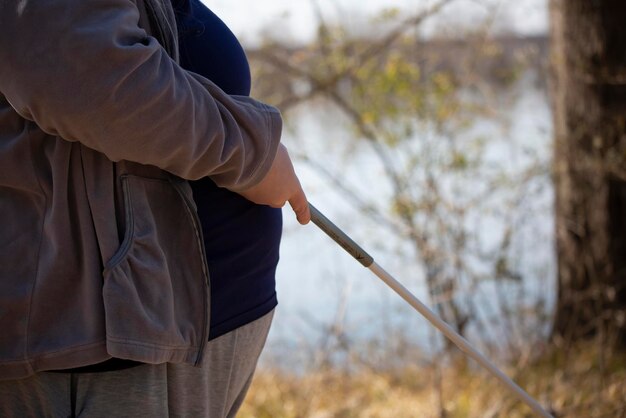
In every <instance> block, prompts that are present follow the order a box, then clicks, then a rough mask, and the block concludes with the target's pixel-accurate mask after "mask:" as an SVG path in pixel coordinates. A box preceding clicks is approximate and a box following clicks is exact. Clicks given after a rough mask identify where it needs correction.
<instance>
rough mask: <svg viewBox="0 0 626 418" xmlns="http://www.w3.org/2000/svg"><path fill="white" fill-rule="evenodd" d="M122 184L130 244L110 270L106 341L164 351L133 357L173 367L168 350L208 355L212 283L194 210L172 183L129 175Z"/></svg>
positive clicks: (112, 261) (105, 290) (113, 259)
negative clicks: (209, 299)
mask: <svg viewBox="0 0 626 418" xmlns="http://www.w3.org/2000/svg"><path fill="white" fill-rule="evenodd" d="M121 184H122V190H123V196H124V208H125V233H124V239H123V241H122V243H121V245H120V247H119V249H118V250H117V251H116V253H115V254H114V255H113V257H111V259H110V260H109V261H108V263H107V264H106V266H105V269H104V285H103V298H104V306H105V315H106V316H105V318H106V331H107V339H108V340H109V341H115V342H116V343H124V344H127V345H129V346H132V345H135V346H137V347H145V348H151V349H153V350H157V351H158V350H161V351H162V353H161V354H150V355H148V356H153V357H150V358H141V357H142V355H141V354H137V355H132V354H130V355H128V354H127V355H126V357H129V358H133V359H135V360H139V361H148V362H156V361H161V360H165V361H168V360H170V359H168V358H164V356H165V357H167V354H163V353H166V352H167V351H168V350H169V351H170V352H172V353H173V352H175V351H176V350H193V349H199V350H200V353H201V348H202V347H203V346H204V343H205V341H206V339H207V328H208V313H209V308H208V275H207V272H206V264H205V261H204V257H205V256H204V253H203V251H204V250H203V244H202V237H201V233H200V229H199V223H198V219H197V215H196V214H195V210H194V208H193V207H192V206H191V205H192V203H191V202H189V201H187V199H186V197H185V196H184V193H183V192H182V189H181V188H180V187H179V185H176V184H174V183H173V182H172V181H169V180H167V179H152V178H145V177H139V176H134V175H124V176H123V177H122V179H121ZM141 352H142V351H141V350H139V349H138V350H137V353H141ZM145 352H149V350H147V351H145ZM153 353H154V352H153ZM172 358H176V355H173V357H172Z"/></svg>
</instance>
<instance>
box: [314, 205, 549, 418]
mask: <svg viewBox="0 0 626 418" xmlns="http://www.w3.org/2000/svg"><path fill="white" fill-rule="evenodd" d="M309 208H310V210H311V221H313V223H314V224H315V225H317V226H318V227H319V228H320V229H321V230H322V231H324V232H325V233H326V235H328V236H329V237H331V238H332V239H333V240H334V241H335V242H336V243H337V244H339V245H340V246H341V247H342V248H343V249H344V250H346V251H347V252H348V253H349V254H350V255H352V257H354V258H355V259H356V260H357V261H358V262H359V263H361V264H362V265H363V266H364V267H367V268H369V269H370V270H371V271H372V272H373V273H374V274H375V275H377V276H378V277H379V278H380V279H381V280H382V281H383V282H385V283H386V284H387V286H389V287H390V288H392V289H393V291H394V292H396V293H397V294H398V295H400V296H401V297H402V299H404V300H405V301H407V302H408V303H409V305H411V306H412V307H413V308H415V309H416V310H417V311H418V312H419V313H420V314H422V315H423V316H424V317H425V318H426V319H427V320H428V321H429V322H430V323H431V324H433V325H434V326H435V327H437V329H438V330H439V331H441V332H443V334H444V335H445V336H446V337H448V338H449V339H450V340H451V341H452V342H453V343H454V344H455V345H456V346H457V347H459V348H460V349H461V351H463V352H464V353H465V354H467V355H468V356H470V357H471V358H473V359H474V360H476V361H477V362H478V363H479V364H480V365H481V366H483V367H484V368H485V369H487V371H489V373H491V374H492V375H493V376H495V377H496V378H497V379H498V380H500V382H502V383H504V385H505V386H506V387H507V388H509V389H510V390H511V391H512V392H513V393H514V394H515V396H517V397H518V398H519V399H520V400H521V401H522V402H524V403H525V404H526V405H528V406H529V407H530V408H531V409H532V410H533V411H534V412H535V413H536V414H537V415H539V416H541V417H545V418H553V417H552V415H550V414H549V413H548V412H546V411H545V409H543V408H542V407H541V405H539V403H538V402H537V401H536V400H535V399H533V398H532V397H531V396H530V395H529V394H528V393H526V392H525V391H524V389H522V388H521V387H519V386H518V385H517V384H516V383H515V382H514V381H513V380H511V379H510V378H509V377H508V376H507V375H506V374H504V373H503V372H502V371H501V370H500V369H498V368H497V367H496V366H495V365H494V364H493V363H492V362H490V361H489V360H488V359H487V358H486V357H485V356H483V355H482V354H481V353H480V352H478V350H476V349H475V348H474V347H473V346H472V345H471V344H470V343H469V342H468V341H467V340H466V339H465V338H463V337H462V336H460V335H459V334H458V333H457V332H456V331H454V329H452V327H450V325H448V324H447V323H446V322H444V321H443V320H442V319H441V318H439V316H437V314H435V313H434V312H433V311H432V310H430V309H429V308H428V307H427V306H426V305H424V304H423V303H422V302H421V301H420V300H419V299H418V298H416V297H415V296H414V295H413V294H412V293H411V292H409V291H408V290H407V288H406V287H404V286H403V285H402V284H401V283H400V282H398V281H397V280H396V279H395V278H393V276H391V274H389V273H387V272H386V271H385V270H384V269H383V268H382V267H380V266H379V265H378V264H376V263H375V262H374V259H373V258H372V256H370V255H369V254H368V253H367V252H365V251H364V250H363V248H361V247H360V246H359V245H358V244H357V243H356V242H354V241H353V240H352V239H351V238H350V237H349V236H348V235H347V234H346V233H344V232H343V231H342V230H341V229H339V228H338V227H337V226H336V225H335V224H333V223H332V222H331V221H330V220H328V218H326V217H325V216H324V215H322V213H321V212H320V211H318V210H317V209H316V208H315V207H314V206H313V205H311V204H310V203H309Z"/></svg>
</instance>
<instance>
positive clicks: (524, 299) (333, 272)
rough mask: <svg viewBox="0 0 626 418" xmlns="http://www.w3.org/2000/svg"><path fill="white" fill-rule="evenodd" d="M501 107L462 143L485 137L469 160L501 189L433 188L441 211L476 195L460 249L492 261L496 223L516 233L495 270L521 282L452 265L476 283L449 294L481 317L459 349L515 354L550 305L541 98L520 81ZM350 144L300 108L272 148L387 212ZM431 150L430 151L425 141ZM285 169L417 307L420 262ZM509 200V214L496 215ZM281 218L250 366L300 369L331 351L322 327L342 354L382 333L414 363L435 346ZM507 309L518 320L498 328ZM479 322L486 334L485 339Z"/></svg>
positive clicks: (546, 141) (465, 182)
mask: <svg viewBox="0 0 626 418" xmlns="http://www.w3.org/2000/svg"><path fill="white" fill-rule="evenodd" d="M510 97H512V98H513V99H512V101H511V105H510V106H507V107H506V108H505V109H503V110H502V113H501V115H500V116H501V117H502V118H503V119H504V123H503V122H502V120H499V121H498V122H495V121H493V120H487V119H484V120H479V121H478V122H477V123H476V124H475V125H474V126H473V127H472V128H471V129H470V130H469V131H467V132H464V133H463V137H464V139H465V140H466V142H469V140H470V139H471V138H477V137H482V138H487V139H486V142H487V144H486V145H485V148H484V149H483V150H482V151H481V157H482V166H481V169H480V170H481V171H480V172H481V173H482V174H481V176H483V175H484V176H485V177H489V176H490V175H491V174H490V170H491V171H492V172H493V173H500V172H502V171H504V172H506V173H507V176H508V177H509V181H512V182H511V187H500V188H497V189H495V190H497V192H494V193H491V194H490V193H489V189H488V187H487V186H486V184H487V183H486V182H485V181H479V180H477V179H476V178H467V176H466V175H464V174H463V173H461V175H456V174H449V173H444V172H442V173H440V178H439V184H440V185H441V186H442V190H443V193H444V194H446V195H447V196H446V198H447V199H451V201H454V200H455V199H456V200H462V199H468V198H469V197H471V196H473V195H474V194H479V193H484V192H485V189H487V190H486V191H487V193H486V194H485V196H486V197H485V198H484V199H483V200H482V201H481V202H480V203H479V204H478V205H477V206H476V207H475V208H473V209H471V210H469V211H468V214H467V215H466V217H465V219H464V221H463V222H462V226H463V228H465V230H467V231H468V237H470V238H471V242H470V243H469V244H468V245H471V246H473V247H476V248H480V249H481V251H484V252H486V253H487V254H489V253H491V254H493V253H494V252H497V251H499V245H500V244H501V241H502V236H503V233H504V231H505V230H506V227H507V225H508V224H510V223H512V224H514V225H515V226H516V227H515V233H514V234H513V235H512V237H511V240H510V245H509V246H508V247H507V250H506V251H507V254H509V255H511V254H512V255H513V256H511V257H510V263H509V265H507V268H508V269H509V270H511V271H512V272H514V273H515V274H518V275H519V276H520V277H523V280H522V281H520V282H517V281H514V280H508V281H494V280H490V279H489V278H490V276H492V275H493V265H492V264H489V263H485V262H484V261H482V260H480V259H478V258H477V257H471V256H469V255H468V256H467V257H465V256H464V255H463V257H465V258H466V262H467V263H468V265H469V266H470V268H471V269H473V270H475V271H477V272H479V273H481V274H484V276H485V277H486V279H485V280H484V281H478V282H476V281H474V280H473V281H469V280H460V281H459V284H458V286H459V287H458V289H457V291H458V292H459V295H460V298H459V303H460V304H461V305H462V306H464V307H467V306H472V305H473V306H477V307H478V309H477V311H476V312H475V315H477V316H479V317H480V318H482V319H483V322H482V324H481V325H480V326H479V324H478V323H477V322H473V324H474V325H470V326H469V329H468V335H469V336H470V339H472V340H473V341H474V342H477V343H479V345H480V343H481V341H482V342H483V343H484V342H485V340H486V341H487V342H490V343H492V344H496V345H497V341H500V340H502V337H503V336H505V337H506V339H508V340H511V341H513V342H516V343H519V344H524V338H528V335H527V334H528V333H531V334H532V337H533V338H540V337H541V336H542V335H543V334H545V332H546V331H547V329H546V326H547V324H546V321H545V319H544V318H542V314H545V313H548V312H549V311H550V309H551V308H552V307H553V305H554V298H555V254H554V249H553V248H554V245H553V241H554V236H553V235H554V232H553V229H554V227H553V220H552V216H553V213H552V212H553V202H552V185H551V183H550V178H549V173H548V172H542V171H541V170H544V171H545V170H547V169H548V168H549V165H550V161H551V136H552V127H551V116H550V111H549V105H548V102H547V98H546V95H545V92H543V91H541V90H538V89H535V88H534V87H533V83H532V80H531V77H527V78H526V79H524V80H522V81H521V82H520V84H519V85H518V86H517V88H516V90H515V91H514V92H513V93H510ZM502 118H501V119H502ZM352 135H353V134H352V131H351V130H350V129H348V128H347V124H346V121H345V120H343V119H342V118H341V117H340V116H338V115H337V113H336V112H332V111H330V112H329V111H328V110H324V109H323V108H313V107H311V108H307V109H305V111H301V112H299V114H297V115H296V117H295V118H292V119H291V120H290V125H289V127H288V129H287V132H286V133H285V135H284V142H285V143H286V144H287V146H288V147H289V149H290V152H291V153H292V155H308V156H311V158H314V159H315V160H316V161H317V164H318V165H319V166H322V167H323V168H324V170H327V171H328V172H330V173H333V176H335V177H336V178H338V179H339V180H340V181H341V183H342V184H345V185H347V189H348V190H349V191H350V192H351V193H354V194H355V195H357V196H359V197H360V198H361V199H363V200H364V201H367V202H369V203H370V204H372V205H374V206H377V207H380V208H381V210H382V212H383V213H388V212H386V211H387V210H388V209H387V208H386V202H387V201H388V198H389V196H390V195H391V192H392V190H391V186H390V183H389V182H388V181H387V180H386V177H385V175H384V170H383V167H382V165H381V164H380V162H379V160H378V159H377V158H376V156H375V155H374V153H373V151H372V149H371V148H370V147H368V146H366V145H363V143H357V144H356V145H355V141H354V139H353V138H352ZM434 141H435V142H433V144H438V142H437V141H438V139H437V138H435V140H434ZM439 143H440V142H439ZM410 146H413V145H410ZM442 150H443V151H445V148H442ZM400 151H401V150H400ZM534 165H536V166H538V170H539V172H540V173H541V174H540V175H537V176H534V177H533V180H532V181H530V182H529V183H528V184H526V185H525V186H524V188H523V189H522V190H521V191H520V188H519V187H517V186H516V184H517V182H518V181H520V182H521V177H520V176H521V175H520V173H524V172H525V170H528V168H529V167H531V166H534ZM296 170H297V171H298V173H299V176H300V179H301V181H302V184H303V186H304V188H305V190H306V191H307V194H308V197H309V200H310V201H311V202H312V203H314V204H315V205H316V206H317V207H318V209H320V210H321V211H322V212H323V213H324V214H326V216H328V217H329V218H330V219H331V220H333V221H334V222H335V223H336V224H337V225H338V226H340V227H341V228H342V229H343V230H344V231H346V232H347V233H348V234H349V235H350V236H352V237H353V239H354V240H355V241H357V242H358V243H360V244H361V245H362V246H363V247H364V248H365V249H366V250H368V252H369V253H370V254H371V255H373V256H374V258H375V259H376V261H377V262H378V263H379V264H380V265H382V266H383V267H384V268H385V269H386V270H388V271H389V272H390V273H392V274H393V275H394V276H395V277H396V278H398V279H399V280H400V281H401V282H403V284H404V285H405V286H406V287H407V288H409V290H410V291H412V292H413V293H414V294H415V295H416V296H417V297H418V298H419V299H421V300H422V301H424V302H426V303H427V304H428V303H429V297H428V292H427V287H426V284H425V274H424V267H423V263H422V262H421V260H420V259H419V257H418V256H417V255H416V253H415V251H414V248H413V246H412V245H411V243H410V242H409V241H408V240H406V239H403V238H402V237H399V236H398V234H397V232H396V231H392V230H390V229H389V228H387V227H385V226H383V225H382V224H381V223H380V222H379V221H377V220H376V219H372V217H370V216H368V215H366V214H364V213H361V212H359V211H358V210H357V209H356V208H355V206H354V204H353V199H351V198H350V197H349V193H347V192H346V191H345V190H341V189H340V188H338V187H337V186H336V185H335V184H332V182H331V181H329V178H328V176H326V175H323V174H321V173H320V170H319V168H315V167H312V166H311V164H310V163H307V162H305V161H303V160H298V159H296ZM494 176H495V175H494ZM495 178H498V177H497V176H496V177H495ZM512 201H513V202H516V206H515V207H508V206H507V205H509V204H510V203H511V202H512ZM284 217H285V233H284V237H283V242H282V247H281V262H280V265H279V269H278V273H277V274H278V276H277V286H278V295H279V307H278V309H277V312H276V316H275V320H274V325H273V328H272V330H271V332H270V335H269V339H268V345H267V349H266V350H265V353H264V355H263V357H262V363H270V362H271V363H275V362H276V360H277V359H279V360H280V363H281V364H297V365H304V364H310V363H311V361H312V359H313V358H314V356H315V353H316V352H318V351H319V349H320V348H323V347H329V346H331V345H332V344H331V343H332V341H331V340H332V339H329V337H328V335H329V330H331V329H333V326H335V327H337V326H339V327H340V329H341V332H339V333H338V335H340V336H341V339H339V340H337V339H336V340H334V341H335V342H338V341H339V342H342V344H343V347H344V348H346V347H347V348H349V349H350V350H357V351H358V350H359V349H362V348H363V347H366V345H367V344H370V343H371V342H372V341H376V340H379V341H382V344H385V341H388V340H389V339H390V338H391V336H394V335H395V336H397V335H402V336H403V338H406V340H407V341H408V342H409V343H411V344H415V346H416V347H418V348H419V349H421V350H422V351H423V352H424V353H426V355H428V353H432V352H434V351H436V350H437V349H438V348H440V347H441V343H442V340H441V338H440V337H439V336H437V334H436V333H434V332H433V330H432V328H431V327H430V325H429V324H428V323H427V322H426V321H425V320H424V319H423V318H421V317H420V315H419V314H418V313H417V312H415V311H413V310H412V308H410V307H409V306H408V305H407V304H406V303H405V302H403V301H402V300H401V299H400V298H399V297H398V296H396V295H395V294H394V293H393V292H392V291H391V290H390V289H388V288H387V287H386V286H385V285H384V284H383V283H382V282H380V281H379V279H377V278H376V277H375V276H374V275H373V274H371V273H370V272H369V271H368V270H367V269H365V268H363V267H362V266H361V265H360V264H359V263H357V262H356V261H354V260H353V259H352V258H351V257H350V256H349V255H348V254H347V253H345V252H344V251H343V250H342V249H341V248H340V247H339V246H337V245H336V244H335V243H334V242H332V241H331V240H330V239H329V238H328V237H326V236H325V235H324V234H323V233H322V232H321V231H320V230H318V229H317V228H316V227H315V226H314V225H313V224H310V225H308V226H306V227H301V226H299V225H298V224H297V223H296V222H295V220H294V218H293V216H292V214H291V213H290V209H287V208H286V209H284ZM427 221H428V220H427ZM449 221H450V222H453V221H454V220H452V219H450V220H449ZM538 305H541V306H543V308H542V309H543V310H542V311H541V312H538V311H537V310H536V306H538ZM509 309H512V310H515V309H522V312H516V313H515V315H516V317H515V318H508V317H507V314H506V312H507V311H508V310H509ZM520 315H521V316H520ZM512 321H514V323H512ZM485 324H489V325H488V326H489V329H488V330H486V329H485V327H484V325H485ZM531 341H532V338H531V339H529V340H528V342H527V343H531ZM340 351H341V350H340ZM347 351H349V350H346V352H347ZM290 367H291V366H290Z"/></svg>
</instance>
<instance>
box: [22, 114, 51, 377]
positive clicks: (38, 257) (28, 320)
mask: <svg viewBox="0 0 626 418" xmlns="http://www.w3.org/2000/svg"><path fill="white" fill-rule="evenodd" d="M26 123H28V122H26ZM28 131H31V125H30V124H29V125H28ZM57 140H59V139H58V138H57ZM33 170H34V167H33ZM35 177H36V178H37V184H38V185H39V190H41V193H42V194H43V196H44V205H45V208H46V211H45V213H44V215H43V219H42V220H41V228H40V235H39V244H38V245H37V258H36V260H37V268H36V269H35V279H34V280H33V286H32V287H31V292H30V300H29V301H28V318H27V319H26V337H25V338H24V358H28V357H29V351H28V344H29V341H28V337H29V335H30V320H31V315H32V312H33V299H34V298H35V287H36V286H37V282H38V280H37V279H38V278H39V267H40V266H41V260H40V257H41V248H42V247H43V235H44V228H45V225H46V219H47V218H48V215H49V214H50V208H49V206H48V201H49V199H48V195H47V194H46V192H45V190H44V188H43V186H42V185H41V180H40V179H39V176H35ZM28 368H29V369H30V371H31V372H32V371H33V370H34V368H33V365H32V364H31V362H30V361H28Z"/></svg>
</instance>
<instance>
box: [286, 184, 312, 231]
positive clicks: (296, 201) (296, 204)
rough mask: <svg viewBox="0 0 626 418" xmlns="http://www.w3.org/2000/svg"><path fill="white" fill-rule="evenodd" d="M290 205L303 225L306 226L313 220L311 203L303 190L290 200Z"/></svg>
mask: <svg viewBox="0 0 626 418" xmlns="http://www.w3.org/2000/svg"><path fill="white" fill-rule="evenodd" d="M289 205H290V206H291V208H292V209H293V211H294V212H295V214H296V219H298V222H299V223H300V224H302V225H306V224H308V223H309V221H310V220H311V211H310V210H309V202H308V201H307V199H306V195H305V194H304V191H303V190H302V189H299V191H298V193H296V194H295V195H294V196H293V197H292V198H291V199H289Z"/></svg>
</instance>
